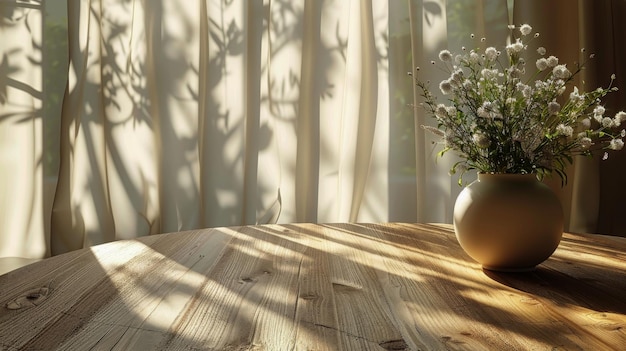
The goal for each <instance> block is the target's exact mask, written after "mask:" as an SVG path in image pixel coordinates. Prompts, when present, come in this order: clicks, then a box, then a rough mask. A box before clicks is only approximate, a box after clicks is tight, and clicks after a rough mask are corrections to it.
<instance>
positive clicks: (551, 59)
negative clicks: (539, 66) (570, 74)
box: [547, 56, 559, 67]
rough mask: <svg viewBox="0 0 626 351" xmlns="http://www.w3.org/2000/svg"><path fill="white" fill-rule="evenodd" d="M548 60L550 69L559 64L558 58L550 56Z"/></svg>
mask: <svg viewBox="0 0 626 351" xmlns="http://www.w3.org/2000/svg"><path fill="white" fill-rule="evenodd" d="M547 60H548V66H549V67H556V65H558V64H559V59H558V58H557V57H556V56H550V57H548V59H547Z"/></svg>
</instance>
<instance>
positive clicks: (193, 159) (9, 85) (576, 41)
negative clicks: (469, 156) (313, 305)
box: [0, 0, 626, 258]
mask: <svg viewBox="0 0 626 351" xmlns="http://www.w3.org/2000/svg"><path fill="white" fill-rule="evenodd" d="M40 5H41V2H40V1H35V0H31V1H23V2H19V3H18V2H7V1H4V2H0V15H1V17H0V20H1V22H0V37H1V41H0V42H1V43H2V44H1V46H0V54H1V59H0V136H1V138H0V166H1V167H2V170H3V172H2V174H1V175H0V190H1V191H2V201H1V202H0V257H4V256H22V257H32V258H36V257H43V256H47V255H50V254H60V253H63V252H67V251H70V250H74V249H78V248H82V247H87V246H91V245H95V244H99V243H104V242H107V241H111V240H118V239H126V238H133V237H137V236H142V235H150V234H156V233H164V232H173V231H181V230H187V229H194V228H201V227H215V226H229V225H244V224H256V223H274V222H280V223H287V222H386V221H405V222H415V221H419V222H447V223H450V222H451V221H452V208H453V205H454V201H455V199H456V196H457V195H458V193H459V192H460V191H461V189H462V188H461V187H459V186H458V185H457V176H456V175H453V176H450V175H449V174H448V171H449V169H450V166H452V165H453V164H454V162H455V161H456V159H455V156H454V155H452V153H448V154H446V156H445V157H444V158H440V159H437V157H436V153H437V152H438V151H439V146H438V145H435V144H434V139H433V138H432V136H430V135H429V134H428V133H425V132H424V130H423V128H422V126H424V125H429V124H431V125H432V123H434V121H433V119H431V118H429V117H428V116H426V115H425V114H424V112H423V111H422V110H421V109H420V108H419V106H418V105H419V101H420V100H419V96H418V95H416V92H415V90H414V89H413V85H412V82H411V79H410V78H409V77H407V76H406V72H407V71H413V69H414V68H415V67H416V66H419V67H421V68H422V69H421V71H420V72H421V73H420V74H421V75H422V78H426V79H430V80H431V81H440V80H441V79H443V78H445V77H444V76H443V74H444V73H442V72H439V71H437V70H434V69H432V67H431V64H430V61H431V60H434V59H437V55H438V53H439V51H440V50H442V49H445V48H449V49H451V50H453V51H458V49H460V48H461V47H462V46H466V47H476V46H477V45H479V44H477V40H479V38H481V37H486V38H487V39H488V40H489V41H490V42H493V43H499V44H504V43H505V41H506V40H507V35H508V30H507V28H506V26H507V25H508V24H509V23H513V24H516V25H520V24H522V23H529V24H531V25H533V27H534V28H535V29H536V30H537V31H539V32H541V36H540V38H539V39H540V40H541V43H542V45H544V46H546V47H549V48H550V49H551V50H553V54H554V55H557V56H559V58H561V59H562V60H563V61H567V62H573V61H576V60H579V59H580V53H579V49H580V48H581V47H586V48H588V52H590V51H594V52H596V53H597V56H596V59H595V60H596V61H594V63H593V64H590V65H589V67H588V69H587V70H586V71H585V72H584V73H583V75H582V76H581V78H582V79H583V80H585V82H586V83H587V84H588V85H589V86H597V85H598V84H605V83H606V82H607V80H605V78H608V77H609V76H610V75H611V74H612V73H615V74H616V75H617V76H618V80H617V84H618V86H620V88H622V89H626V88H623V86H624V84H623V83H622V82H623V81H624V79H626V78H622V77H626V72H624V70H625V68H624V67H621V65H620V64H619V63H620V62H621V57H623V56H624V54H625V52H624V51H626V45H624V43H623V42H622V40H621V39H620V33H622V32H623V31H624V29H626V28H624V25H622V24H621V20H620V19H619V17H618V16H619V14H620V13H623V12H624V10H626V9H625V8H624V6H625V5H624V2H623V1H618V0H605V1H592V0H579V1H578V2H574V3H572V2H571V1H568V0H559V1H550V2H546V1H540V0H527V1H512V0H481V1H461V0H452V1H451V0H448V1H444V0H428V1H423V0H406V1H378V0H368V1H362V0H350V1H346V0H327V1H317V0H296V1H291V0H255V1H244V0H229V1H226V0H189V1H185V2H184V4H183V3H182V2H181V1H177V0H158V1H149V0H70V1H68V2H67V37H68V46H69V69H68V72H67V74H66V75H65V74H64V75H63V76H64V77H65V76H66V77H67V88H66V91H65V96H64V98H63V108H62V112H61V113H60V118H59V120H60V126H59V127H58V131H56V129H50V128H48V127H46V123H43V122H45V121H47V120H48V119H53V118H56V117H54V114H53V113H45V115H46V116H45V118H44V113H43V112H42V111H46V110H45V107H46V103H47V101H50V98H49V97H47V96H48V95H46V94H51V91H49V90H48V91H46V89H45V88H44V86H45V84H44V83H42V76H43V77H46V74H48V73H46V72H42V68H41V64H40V62H41V61H42V58H41V55H42V53H41V45H42V43H43V44H46V33H47V30H44V29H43V27H42V23H45V21H43V19H42V18H43V17H45V16H44V12H46V11H44V10H43V9H42V7H41V6H40ZM38 6H39V7H38ZM548 12H553V13H559V14H560V15H559V16H545V14H546V13H548ZM470 33H474V34H475V36H476V38H475V39H472V38H470V36H469V34H470ZM50 45H52V44H50ZM44 46H45V45H44ZM44 60H45V58H44ZM624 96H625V95H624V94H623V93H622V92H619V93H617V94H614V96H612V97H611V98H610V100H609V101H607V108H608V107H610V108H611V109H615V108H618V106H626V101H625V98H624ZM48 115H49V116H48ZM46 133H53V134H54V133H56V135H57V137H58V136H60V142H59V143H60V145H59V152H56V149H54V148H52V149H51V148H49V147H48V146H45V145H48V144H46V140H47V137H45V136H44V135H47V134H46ZM42 140H43V142H42ZM50 150H52V151H50ZM50 154H52V155H56V154H58V157H59V170H58V177H56V178H57V179H56V180H55V177H54V176H50V173H53V174H54V175H57V173H56V170H54V171H52V172H48V173H46V172H44V171H45V169H46V167H49V166H45V165H46V164H47V163H45V162H44V161H45V160H46V159H47V158H48V157H49V155H50ZM614 155H615V156H612V157H611V158H610V159H609V160H607V161H601V160H599V159H598V158H595V159H579V160H576V162H575V165H574V166H572V167H571V170H570V172H569V174H570V181H569V183H568V186H567V187H565V188H563V189H561V188H560V185H558V184H556V183H555V184H552V186H553V187H554V189H555V190H556V191H557V192H559V194H560V195H561V198H562V200H563V203H564V204H565V208H566V216H567V219H568V229H570V230H572V231H584V232H603V233H619V232H621V233H623V232H624V231H626V224H624V223H623V222H624V221H623V220H620V216H619V206H616V204H618V203H619V202H620V201H621V199H622V198H623V196H624V195H626V194H625V192H626V190H624V189H626V187H624V186H621V180H620V178H619V174H621V173H618V171H619V172H621V171H622V169H623V168H624V166H622V165H623V164H624V161H623V159H624V158H625V157H626V156H623V155H621V154H617V153H616V154H614ZM42 164H43V166H42ZM50 169H52V168H50ZM6 170H11V171H8V172H7V171H6ZM44 173H45V174H44ZM473 179H474V178H473V177H472V175H470V174H467V175H466V176H465V177H464V180H465V182H466V183H467V182H469V181H471V180H473ZM45 184H51V185H45ZM46 189H52V190H53V192H55V194H52V192H46V191H45V190H46ZM53 197H54V201H53V203H52V198H53ZM46 204H51V205H50V206H48V205H46ZM50 207H51V208H50ZM48 224H49V225H48Z"/></svg>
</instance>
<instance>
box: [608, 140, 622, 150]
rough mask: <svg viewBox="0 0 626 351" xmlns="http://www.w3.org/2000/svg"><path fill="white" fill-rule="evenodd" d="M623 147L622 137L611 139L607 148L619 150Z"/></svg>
mask: <svg viewBox="0 0 626 351" xmlns="http://www.w3.org/2000/svg"><path fill="white" fill-rule="evenodd" d="M623 147H624V142H623V141H622V139H613V140H611V142H609V149H611V150H621V149H622V148H623Z"/></svg>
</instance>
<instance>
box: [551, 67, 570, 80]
mask: <svg viewBox="0 0 626 351" xmlns="http://www.w3.org/2000/svg"><path fill="white" fill-rule="evenodd" d="M552 75H553V76H555V77H556V78H559V79H568V78H569V77H571V76H572V72H570V71H569V70H568V69H567V67H566V66H565V65H557V66H555V67H554V69H553V70H552Z"/></svg>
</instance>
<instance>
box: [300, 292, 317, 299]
mask: <svg viewBox="0 0 626 351" xmlns="http://www.w3.org/2000/svg"><path fill="white" fill-rule="evenodd" d="M317 297H318V296H317V295H315V294H313V293H311V294H302V295H300V298H301V299H303V300H315V299H317Z"/></svg>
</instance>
